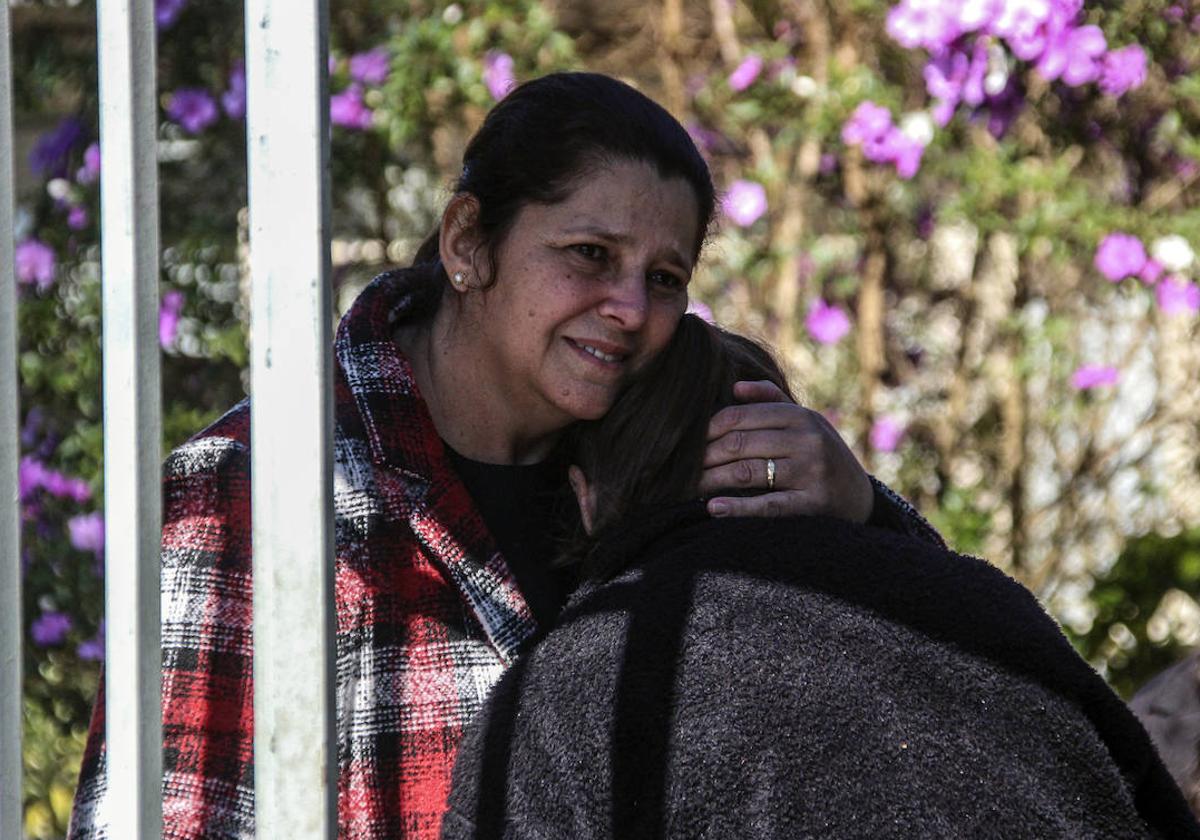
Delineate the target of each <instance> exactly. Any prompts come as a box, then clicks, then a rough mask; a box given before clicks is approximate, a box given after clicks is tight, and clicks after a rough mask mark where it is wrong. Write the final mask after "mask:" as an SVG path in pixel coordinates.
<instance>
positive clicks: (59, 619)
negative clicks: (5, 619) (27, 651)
mask: <svg viewBox="0 0 1200 840" xmlns="http://www.w3.org/2000/svg"><path fill="white" fill-rule="evenodd" d="M69 632H71V617H70V616H69V615H67V614H66V613H61V612H56V611H54V610H50V611H48V612H43V613H42V614H41V615H40V616H38V617H37V618H35V619H34V620H33V623H32V624H30V625H29V635H30V637H31V638H32V639H33V643H34V644H35V645H37V646H39V647H50V646H52V645H61V644H62V643H63V640H64V639H66V638H67V633H69Z"/></svg>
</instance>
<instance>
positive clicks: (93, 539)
mask: <svg viewBox="0 0 1200 840" xmlns="http://www.w3.org/2000/svg"><path fill="white" fill-rule="evenodd" d="M67 531H68V532H69V534H70V538H71V545H72V546H73V547H74V548H76V549H78V550H79V551H90V552H92V553H93V554H95V555H96V557H97V559H99V558H100V557H103V556H104V514H102V513H85V514H81V515H80V516H72V517H71V518H70V519H68V520H67Z"/></svg>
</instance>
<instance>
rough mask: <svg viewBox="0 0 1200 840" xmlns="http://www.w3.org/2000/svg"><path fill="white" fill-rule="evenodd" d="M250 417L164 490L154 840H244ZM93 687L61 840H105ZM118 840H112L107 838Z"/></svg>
mask: <svg viewBox="0 0 1200 840" xmlns="http://www.w3.org/2000/svg"><path fill="white" fill-rule="evenodd" d="M248 431H249V406H248V404H247V403H242V404H240V405H239V406H238V407H236V408H235V409H233V410H232V411H231V412H229V414H227V415H225V417H223V418H222V419H221V420H219V421H217V423H216V424H214V426H212V427H210V428H209V429H208V430H206V431H205V432H202V433H201V434H200V435H198V436H197V437H196V438H194V439H192V440H191V441H189V442H188V443H186V444H184V445H183V446H182V447H180V448H179V449H177V450H176V451H175V452H173V453H172V454H171V456H170V457H169V458H168V459H167V462H166V465H165V468H164V479H163V536H162V543H163V551H162V632H163V638H162V645H163V776H164V778H163V837H164V838H171V840H179V839H180V838H199V837H205V838H252V837H253V836H254V792H253V788H252V783H253V765H252V763H251V758H252V756H251V748H252V745H253V728H252V720H251V714H252V711H253V704H252V694H251V676H252V671H251V656H250V654H251V632H252V621H251V590H250V569H251V558H250V455H249V450H248V448H247V445H246V437H247V435H248ZM108 826H109V817H108V814H107V796H106V790H105V778H104V686H103V681H102V682H101V688H100V693H99V696H98V698H97V700H96V707H95V710H94V711H93V715H92V723H91V728H90V731H89V733H88V743H87V748H86V751H85V753H84V759H83V765H82V768H81V770H80V780H79V787H78V789H77V791H76V794H75V807H74V811H73V813H72V817H71V828H70V831H69V833H68V837H69V838H71V840H100V839H101V838H109V837H110V836H111V835H110V832H109V827H108ZM113 840H116V838H113Z"/></svg>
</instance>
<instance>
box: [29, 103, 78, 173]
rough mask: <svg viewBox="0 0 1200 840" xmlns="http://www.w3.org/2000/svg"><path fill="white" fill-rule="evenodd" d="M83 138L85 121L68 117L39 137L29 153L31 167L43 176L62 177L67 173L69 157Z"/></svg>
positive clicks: (34, 171)
mask: <svg viewBox="0 0 1200 840" xmlns="http://www.w3.org/2000/svg"><path fill="white" fill-rule="evenodd" d="M82 140H83V123H81V122H80V121H79V120H77V119H75V117H67V118H65V119H63V120H62V121H60V122H59V124H58V125H56V126H55V127H54V128H52V129H51V130H50V131H47V132H46V133H45V134H43V135H41V136H40V137H38V139H37V142H36V143H35V144H34V146H33V151H32V152H30V153H29V168H30V169H31V170H33V174H34V175H37V176H39V177H42V178H62V177H64V176H65V175H66V174H67V159H68V157H69V156H70V154H71V150H72V149H74V148H75V146H76V144H78V143H80V142H81V141H82Z"/></svg>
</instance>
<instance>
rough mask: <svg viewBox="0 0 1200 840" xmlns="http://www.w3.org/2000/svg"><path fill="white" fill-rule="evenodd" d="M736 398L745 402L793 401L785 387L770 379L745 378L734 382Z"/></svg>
mask: <svg viewBox="0 0 1200 840" xmlns="http://www.w3.org/2000/svg"><path fill="white" fill-rule="evenodd" d="M733 396H734V399H736V400H738V401H739V402H743V403H754V402H789V403H790V402H792V399H791V398H790V397H789V396H788V395H787V394H785V393H784V391H783V389H782V388H780V387H779V386H778V385H776V384H775V383H774V382H772V381H770V380H769V379H754V380H750V379H743V380H741V381H740V382H734V383H733Z"/></svg>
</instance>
